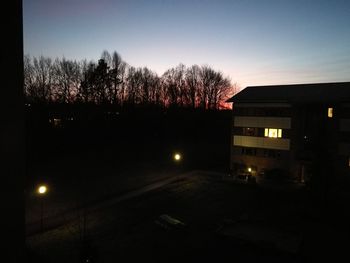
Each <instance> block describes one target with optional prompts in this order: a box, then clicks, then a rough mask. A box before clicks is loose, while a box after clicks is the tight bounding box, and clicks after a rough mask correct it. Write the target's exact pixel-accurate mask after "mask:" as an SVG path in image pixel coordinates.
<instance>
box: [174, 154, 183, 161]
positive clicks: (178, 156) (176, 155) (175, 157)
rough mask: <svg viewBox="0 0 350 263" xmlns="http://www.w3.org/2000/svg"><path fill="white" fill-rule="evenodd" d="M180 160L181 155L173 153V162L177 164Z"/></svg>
mask: <svg viewBox="0 0 350 263" xmlns="http://www.w3.org/2000/svg"><path fill="white" fill-rule="evenodd" d="M181 158H182V157H181V154H179V153H175V154H174V160H175V161H177V162H179V161H180V160H181Z"/></svg>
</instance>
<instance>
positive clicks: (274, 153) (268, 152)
mask: <svg viewBox="0 0 350 263" xmlns="http://www.w3.org/2000/svg"><path fill="white" fill-rule="evenodd" d="M238 152H239V149H238V147H237V149H236V153H238ZM240 154H241V155H249V156H258V157H268V158H276V159H279V158H281V156H282V151H279V150H273V149H259V148H252V147H241V149H240Z"/></svg>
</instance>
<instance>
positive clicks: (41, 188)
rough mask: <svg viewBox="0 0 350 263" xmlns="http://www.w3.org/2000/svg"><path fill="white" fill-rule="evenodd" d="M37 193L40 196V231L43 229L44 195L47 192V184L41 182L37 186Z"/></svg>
mask: <svg viewBox="0 0 350 263" xmlns="http://www.w3.org/2000/svg"><path fill="white" fill-rule="evenodd" d="M37 193H38V194H39V196H40V197H41V200H40V206H41V207H40V231H41V232H43V229H44V195H45V194H46V193H47V186H46V185H44V184H42V185H39V186H38V189H37Z"/></svg>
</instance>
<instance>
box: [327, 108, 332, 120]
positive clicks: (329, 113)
mask: <svg viewBox="0 0 350 263" xmlns="http://www.w3.org/2000/svg"><path fill="white" fill-rule="evenodd" d="M328 118H333V108H328Z"/></svg>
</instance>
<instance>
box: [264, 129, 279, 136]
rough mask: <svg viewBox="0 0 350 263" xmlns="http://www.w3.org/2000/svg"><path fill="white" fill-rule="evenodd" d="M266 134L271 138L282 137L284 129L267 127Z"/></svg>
mask: <svg viewBox="0 0 350 263" xmlns="http://www.w3.org/2000/svg"><path fill="white" fill-rule="evenodd" d="M264 135H265V137H269V138H282V129H271V128H265V132H264Z"/></svg>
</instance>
